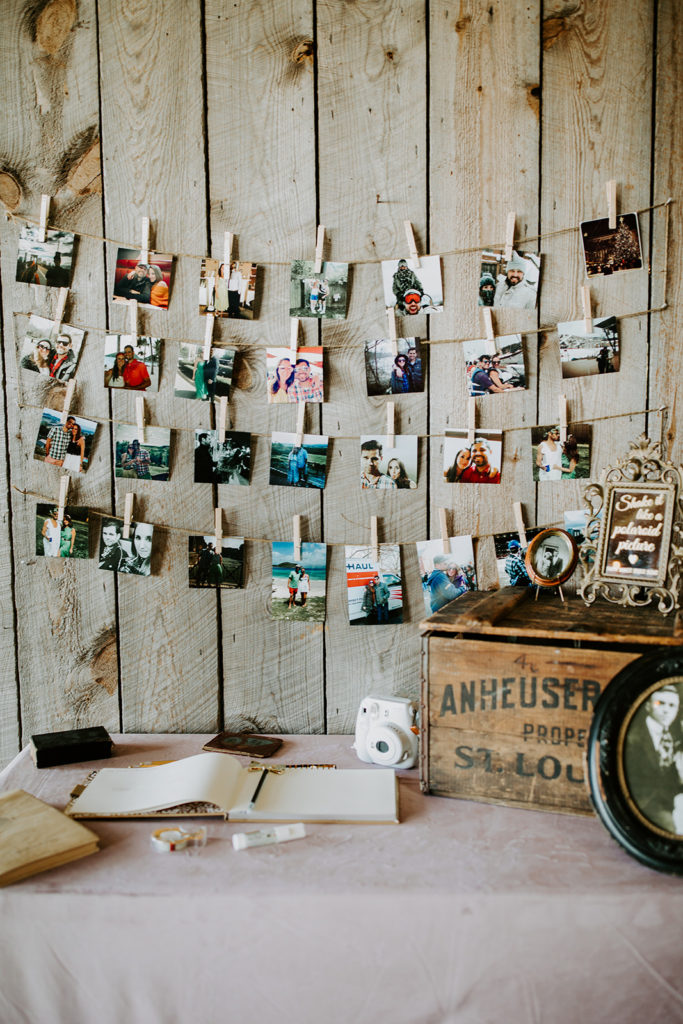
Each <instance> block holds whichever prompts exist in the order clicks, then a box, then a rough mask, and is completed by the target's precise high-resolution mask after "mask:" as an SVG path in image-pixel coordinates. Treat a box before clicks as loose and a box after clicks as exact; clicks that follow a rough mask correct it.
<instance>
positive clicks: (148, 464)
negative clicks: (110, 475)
mask: <svg viewBox="0 0 683 1024" xmlns="http://www.w3.org/2000/svg"><path fill="white" fill-rule="evenodd" d="M114 429H115V442H114V467H115V475H116V476H120V477H128V478H129V479H130V480H168V474H169V466H170V460H171V431H170V430H168V429H167V428H166V427H147V426H146V427H145V439H144V441H143V442H140V440H139V437H138V428H137V427H134V426H131V425H130V424H128V423H117V424H116V425H115V428H114Z"/></svg>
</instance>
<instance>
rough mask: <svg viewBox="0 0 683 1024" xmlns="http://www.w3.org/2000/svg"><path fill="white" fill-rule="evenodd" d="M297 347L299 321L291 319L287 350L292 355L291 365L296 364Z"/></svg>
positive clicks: (294, 318)
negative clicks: (288, 349)
mask: <svg viewBox="0 0 683 1024" xmlns="http://www.w3.org/2000/svg"><path fill="white" fill-rule="evenodd" d="M298 345H299V321H298V320H297V319H296V317H294V316H293V317H292V318H291V319H290V321H289V348H290V351H291V353H292V363H295V362H296V350H297V347H298Z"/></svg>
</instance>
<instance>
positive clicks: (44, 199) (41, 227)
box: [37, 195, 50, 242]
mask: <svg viewBox="0 0 683 1024" xmlns="http://www.w3.org/2000/svg"><path fill="white" fill-rule="evenodd" d="M49 216H50V196H45V195H43V196H41V197H40V220H39V222H38V239H37V240H38V241H39V242H44V241H45V239H46V237H47V219H48V217H49Z"/></svg>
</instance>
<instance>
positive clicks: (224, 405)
mask: <svg viewBox="0 0 683 1024" xmlns="http://www.w3.org/2000/svg"><path fill="white" fill-rule="evenodd" d="M227 421H228V396H227V395H221V397H220V398H219V399H218V427H217V430H218V443H219V444H223V442H224V441H225V427H226V424H227Z"/></svg>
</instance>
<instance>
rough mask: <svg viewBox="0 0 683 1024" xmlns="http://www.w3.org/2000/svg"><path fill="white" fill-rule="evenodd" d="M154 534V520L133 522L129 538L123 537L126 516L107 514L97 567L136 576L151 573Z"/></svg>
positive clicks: (103, 519)
mask: <svg viewBox="0 0 683 1024" xmlns="http://www.w3.org/2000/svg"><path fill="white" fill-rule="evenodd" d="M153 537H154V527H153V526H152V525H151V523H131V525H130V531H129V536H128V537H127V538H126V537H124V536H123V519H113V518H105V517H103V518H102V530H101V533H100V553H99V561H98V565H97V568H98V569H108V570H109V571H110V572H121V573H129V574H130V575H132V576H149V574H150V572H151V563H152V541H153Z"/></svg>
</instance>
